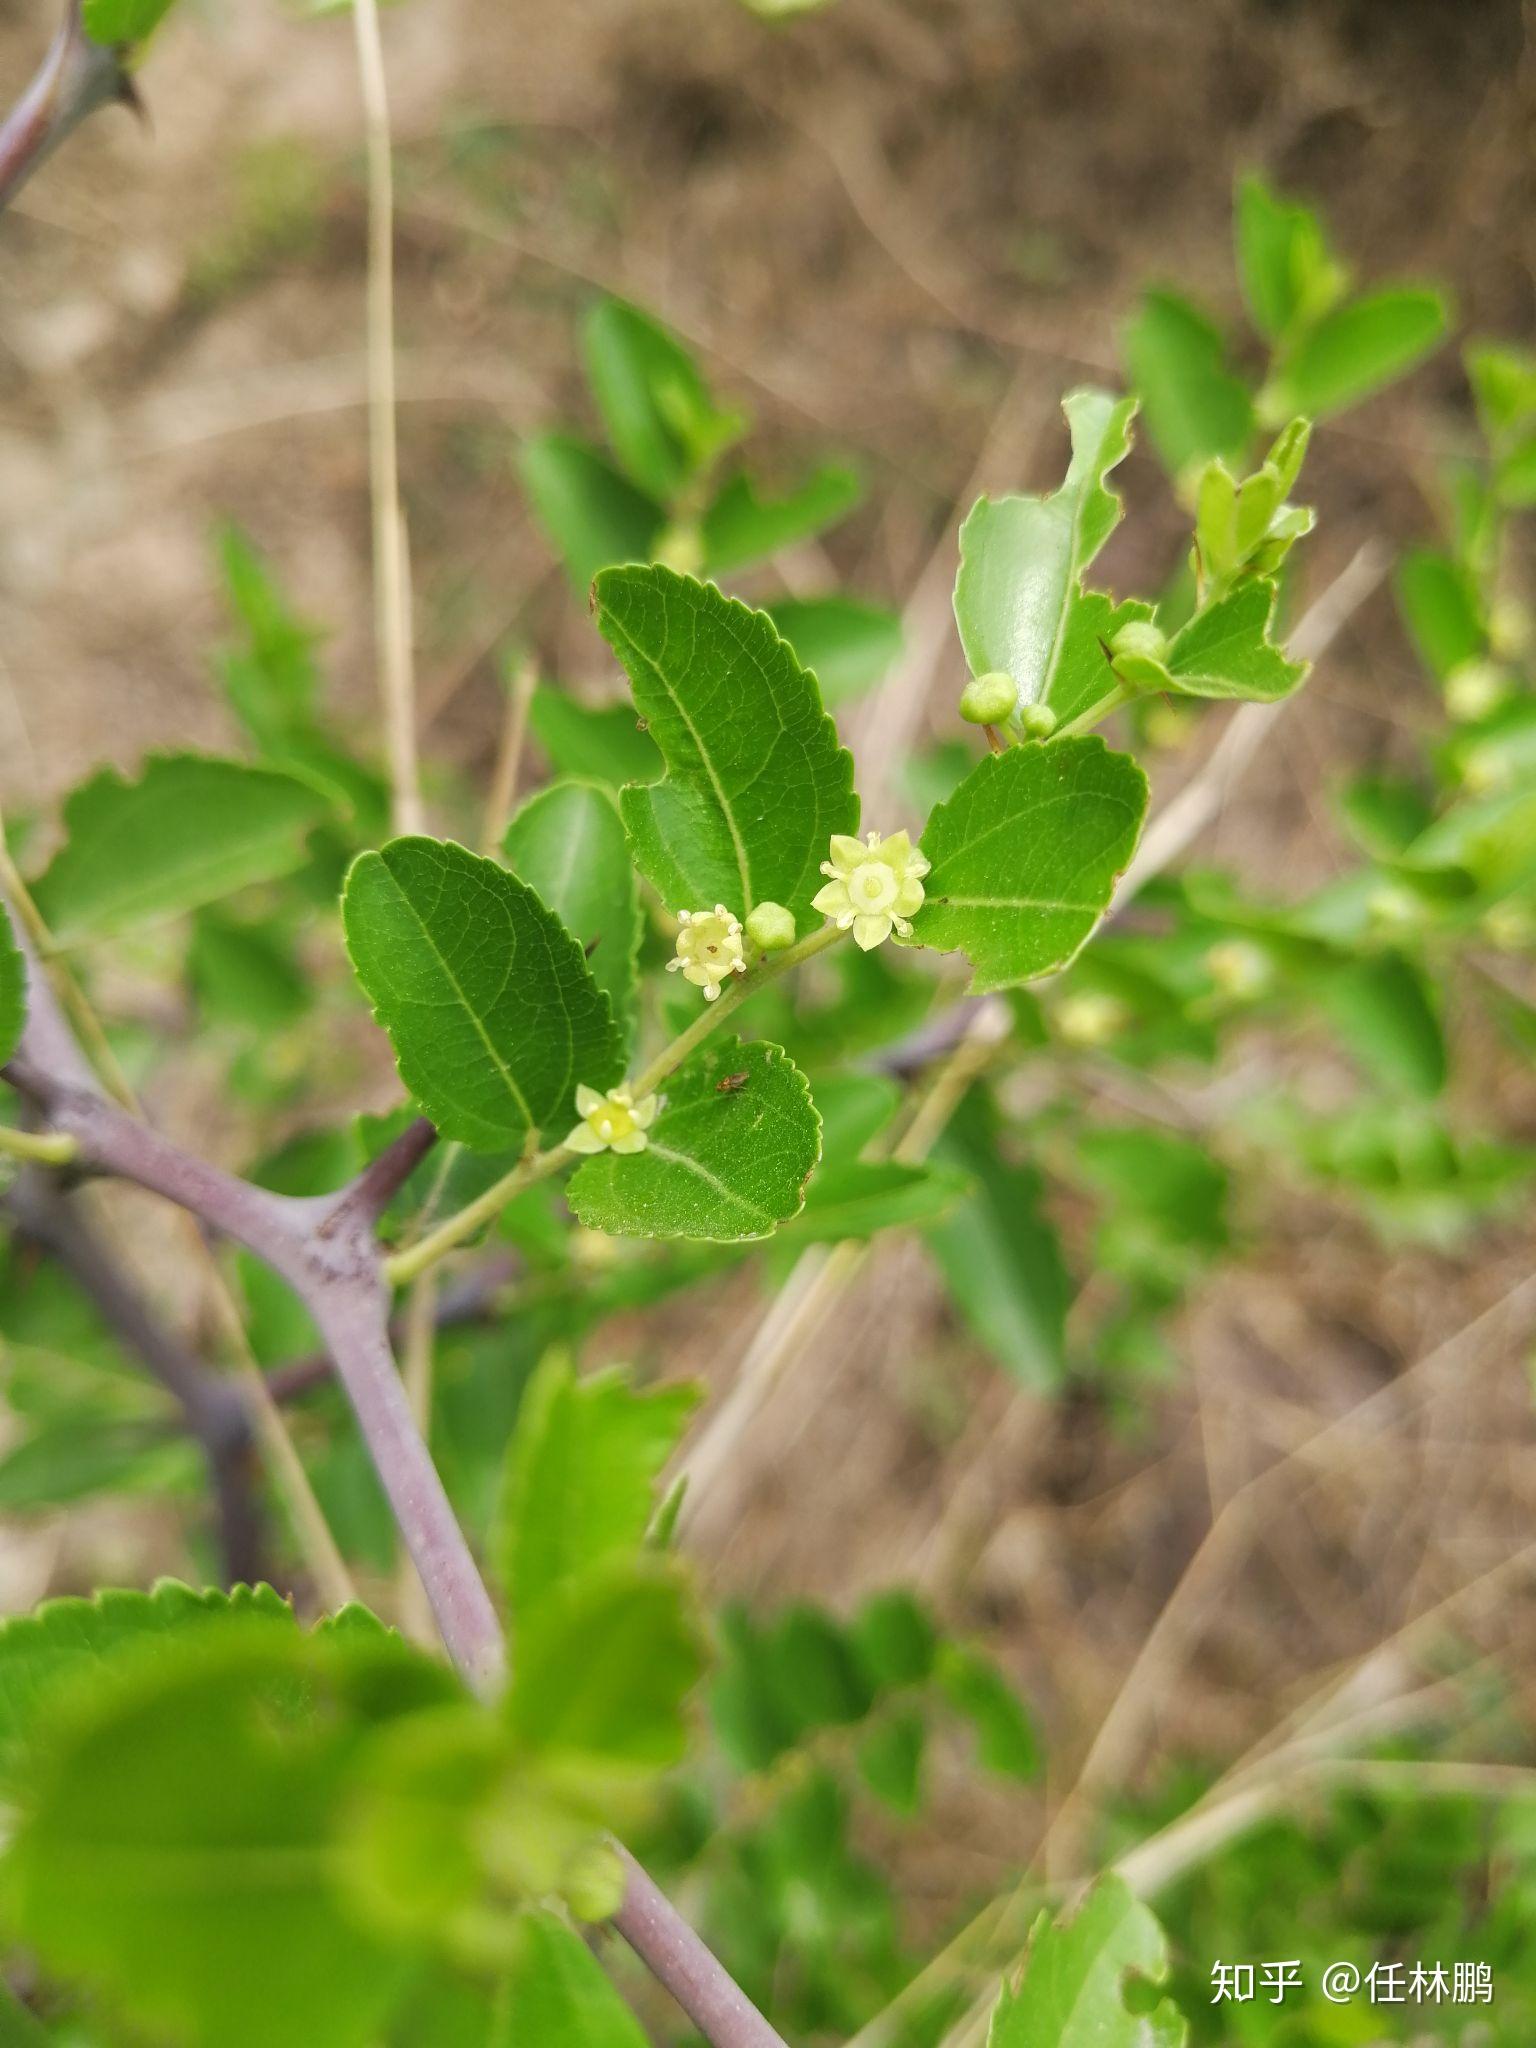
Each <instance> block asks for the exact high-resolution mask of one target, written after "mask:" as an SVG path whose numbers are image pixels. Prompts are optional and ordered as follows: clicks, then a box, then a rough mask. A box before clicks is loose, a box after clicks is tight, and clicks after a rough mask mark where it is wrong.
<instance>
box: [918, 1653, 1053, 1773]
mask: <svg viewBox="0 0 1536 2048" xmlns="http://www.w3.org/2000/svg"><path fill="white" fill-rule="evenodd" d="M937 1676H938V1681H939V1690H940V1691H941V1692H942V1693H943V1695H944V1697H945V1699H946V1700H947V1701H948V1702H949V1704H950V1706H951V1707H952V1708H953V1709H954V1711H955V1712H956V1713H957V1714H959V1715H960V1716H961V1718H962V1719H963V1720H965V1721H968V1722H969V1723H970V1725H971V1728H972V1729H973V1731H974V1732H975V1736H976V1751H977V1755H978V1756H979V1757H980V1759H981V1762H982V1765H983V1767H984V1768H985V1769H987V1770H989V1771H995V1772H996V1773H997V1774H998V1776H999V1777H1003V1778H1019V1779H1025V1780H1028V1779H1030V1778H1033V1777H1034V1776H1035V1775H1036V1774H1037V1773H1038V1771H1039V1769H1040V1745H1039V1743H1038V1742H1037V1741H1036V1739H1035V1730H1034V1725H1033V1723H1032V1722H1031V1720H1030V1718H1029V1715H1028V1714H1027V1713H1026V1712H1025V1710H1024V1706H1023V1702H1022V1701H1021V1700H1020V1699H1019V1697H1018V1694H1017V1693H1016V1692H1015V1691H1014V1689H1013V1687H1012V1686H1011V1685H1010V1684H1009V1683H1008V1681H1007V1679H1006V1678H1004V1676H1003V1674H1002V1672H1001V1671H999V1670H998V1668H997V1666H996V1665H995V1664H994V1663H993V1661H992V1659H991V1658H990V1657H988V1656H986V1655H984V1654H983V1652H982V1651H980V1650H976V1649H972V1648H971V1647H970V1646H969V1645H968V1644H965V1643H944V1644H942V1645H941V1646H940V1649H939V1659H938V1671H937Z"/></svg>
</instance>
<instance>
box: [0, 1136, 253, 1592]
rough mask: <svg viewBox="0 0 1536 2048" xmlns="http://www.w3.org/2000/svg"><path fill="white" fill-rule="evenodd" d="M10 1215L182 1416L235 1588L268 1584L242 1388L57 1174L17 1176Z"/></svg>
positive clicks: (8, 1201) (29, 1170)
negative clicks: (211, 1362)
mask: <svg viewBox="0 0 1536 2048" xmlns="http://www.w3.org/2000/svg"><path fill="white" fill-rule="evenodd" d="M5 1207H6V1210H7V1212H8V1213H9V1214H10V1216H11V1217H12V1218H13V1219H14V1221H15V1224H16V1228H17V1230H18V1232H19V1233H20V1235H21V1236H22V1238H23V1239H24V1240H26V1241H27V1242H29V1243H31V1244H34V1245H36V1246H37V1247H38V1248H39V1249H40V1250H41V1251H44V1252H46V1253H47V1254H48V1256H49V1257H50V1258H52V1259H54V1260H56V1261H57V1263H58V1264H59V1265H60V1266H62V1267H63V1268H64V1269H65V1271H66V1272H68V1273H69V1274H70V1275H71V1277H72V1278H73V1279H74V1281H75V1283H76V1285H77V1286H79V1287H80V1288H81V1289H82V1291H83V1292H84V1293H85V1294H86V1295H88V1296H89V1298H90V1299H91V1301H92V1302H94V1303H95V1305H96V1308H97V1309H98V1311H99V1312H100V1314H101V1317H102V1320H103V1321H104V1322H105V1323H106V1325H107V1327H108V1329H110V1330H111V1331H112V1333H113V1335H114V1336H115V1337H116V1338H117V1339H118V1341H119V1342H120V1343H121V1344H122V1345H124V1346H125V1348H126V1349H127V1350H129V1351H131V1352H132V1353H134V1355H135V1356H137V1357H138V1358H139V1359H140V1360H141V1361H142V1363H143V1364H144V1365H145V1366H146V1367H147V1368H148V1370H149V1372H150V1374H151V1376H152V1377H153V1378H154V1379H156V1380H158V1381H159V1383H160V1384H161V1386H163V1387H164V1388H165V1390H166V1392H167V1393H168V1394H169V1395H170V1396H171V1398H172V1399H173V1400H174V1401H175V1402H176V1404H177V1406H178V1407H179V1408H180V1410H181V1416H182V1421H183V1423H184V1425H185V1427H186V1430H187V1434H188V1435H189V1436H191V1437H192V1438H193V1439H194V1441H195V1442H196V1443H197V1446H198V1448H199V1449H200V1450H201V1452H202V1454H203V1459H204V1462H205V1463H206V1465H207V1467H208V1479H209V1484H210V1486H211V1487H212V1489H213V1498H214V1506H215V1509H216V1512H217V1515H218V1527H219V1547H220V1549H221V1551H222V1553H223V1557H224V1570H225V1575H226V1577H227V1578H228V1580H229V1582H230V1584H232V1585H239V1584H242V1583H243V1584H246V1585H254V1584H255V1583H256V1582H257V1581H258V1580H259V1579H263V1578H266V1577H268V1576H270V1574H269V1572H268V1570H267V1567H266V1543H265V1531H264V1529H263V1526H262V1513H261V1500H260V1494H259V1490H258V1486H257V1469H256V1449H255V1442H254V1438H253V1433H252V1430H251V1425H250V1417H249V1416H248V1414H247V1413H246V1407H245V1402H244V1400H243V1399H242V1398H241V1394H240V1390H239V1388H238V1387H237V1386H236V1385H235V1384H234V1382H233V1381H232V1380H230V1379H227V1378H226V1377H225V1376H224V1375H223V1374H221V1373H216V1372H210V1371H209V1370H208V1368H207V1367H206V1366H205V1365H204V1363H203V1361H202V1360H201V1359H200V1358H199V1357H198V1356H197V1354H196V1353H195V1352H194V1351H193V1350H192V1348H191V1347H190V1345H188V1344H187V1343H186V1342H185V1341H184V1339H183V1338H182V1337H181V1336H180V1335H178V1333H177V1332H176V1331H175V1330H174V1329H172V1328H171V1327H170V1325H169V1324H168V1323H164V1322H162V1321H161V1319H160V1317H159V1316H158V1315H157V1314H156V1313H155V1311H154V1309H153V1308H152V1307H151V1306H150V1305H149V1303H148V1302H147V1301H146V1300H145V1298H144V1296H143V1295H142V1293H141V1292H140V1291H139V1289H138V1288H137V1287H136V1286H135V1285H134V1282H133V1280H132V1279H131V1277H130V1276H129V1275H128V1274H127V1273H125V1272H124V1271H123V1269H122V1267H121V1266H120V1265H119V1264H118V1261H117V1259H116V1258H115V1257H114V1256H113V1254H112V1251H111V1249H110V1247H109V1246H108V1245H107V1244H106V1243H105V1242H104V1241H103V1240H102V1238H101V1237H100V1235H99V1234H98V1233H97V1232H96V1231H95V1230H94V1229H93V1228H92V1226H91V1224H90V1222H89V1221H88V1220H87V1218H86V1217H85V1216H83V1215H82V1214H81V1213H80V1210H79V1208H78V1206H77V1205H76V1204H74V1203H72V1202H70V1201H69V1200H68V1199H67V1197H66V1196H65V1195H64V1194H63V1192H62V1191H61V1190H60V1188H59V1186H58V1183H57V1181H56V1180H55V1179H54V1177H53V1176H52V1175H50V1174H46V1173H43V1172H40V1171H39V1170H38V1169H37V1168H36V1167H28V1168H27V1169H26V1170H25V1171H24V1172H23V1173H21V1174H20V1175H18V1177H17V1180H16V1183H15V1186H14V1187H13V1188H12V1189H11V1191H10V1194H9V1195H8V1196H7V1198H6V1203H5Z"/></svg>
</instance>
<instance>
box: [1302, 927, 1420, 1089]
mask: <svg viewBox="0 0 1536 2048" xmlns="http://www.w3.org/2000/svg"><path fill="white" fill-rule="evenodd" d="M1319 995H1320V998H1321V1001H1322V1004H1323V1008H1324V1010H1325V1011H1326V1013H1327V1015H1328V1016H1329V1017H1330V1018H1331V1019H1332V1021H1333V1024H1334V1027H1335V1029H1336V1030H1337V1031H1338V1033H1339V1036H1340V1037H1341V1038H1342V1039H1343V1040H1344V1042H1345V1044H1346V1045H1347V1046H1348V1048H1349V1050H1350V1051H1351V1052H1352V1053H1353V1054H1354V1056H1355V1059H1356V1060H1357V1062H1358V1063H1359V1065H1360V1068H1361V1071H1362V1072H1363V1073H1365V1074H1366V1075H1368V1076H1369V1077H1370V1078H1371V1079H1372V1080H1377V1081H1381V1082H1385V1083H1387V1084H1388V1085H1390V1086H1395V1087H1398V1088H1403V1089H1406V1090H1407V1091H1408V1093H1409V1094H1411V1095H1424V1096H1428V1095H1438V1094H1439V1092H1440V1090H1441V1089H1442V1088H1443V1087H1444V1086H1445V1080H1446V1071H1447V1061H1446V1048H1445V1034H1444V1032H1443V1031H1442V1029H1441V1026H1440V1019H1439V1016H1438V1014H1437V1011H1436V1006H1435V1002H1434V998H1433V996H1432V994H1431V991H1430V988H1429V985H1428V983H1427V982H1426V980H1425V978H1424V976H1423V974H1422V973H1421V972H1420V971H1419V969H1418V968H1417V967H1416V966H1414V964H1413V963H1412V961H1410V960H1408V959H1406V958H1405V957H1404V956H1403V955H1402V954H1401V953H1381V954H1378V955H1377V956H1376V957H1375V958H1374V959H1364V960H1352V961H1350V962H1349V963H1348V965H1347V966H1345V967H1343V968H1341V969H1339V970H1337V971H1336V972H1334V973H1332V974H1328V975H1326V976H1325V977H1324V979H1323V981H1322V984H1321V987H1320V990H1319Z"/></svg>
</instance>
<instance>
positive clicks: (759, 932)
mask: <svg viewBox="0 0 1536 2048" xmlns="http://www.w3.org/2000/svg"><path fill="white" fill-rule="evenodd" d="M747 937H748V938H749V939H750V940H751V941H752V943H753V945H754V946H756V947H757V949H758V950H759V952H762V953H782V952H783V950H784V948H785V947H786V946H792V945H793V944H794V943H795V919H794V913H793V912H792V911H789V910H786V909H785V908H784V905H783V904H782V903H759V904H758V906H757V908H756V909H755V910H754V911H753V912H752V914H751V916H750V917H749V918H748V919H747Z"/></svg>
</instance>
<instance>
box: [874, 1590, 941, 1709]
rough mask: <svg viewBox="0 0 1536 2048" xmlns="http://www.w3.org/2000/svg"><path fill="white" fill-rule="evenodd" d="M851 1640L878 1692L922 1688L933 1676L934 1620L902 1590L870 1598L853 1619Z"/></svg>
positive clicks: (876, 1594) (878, 1594)
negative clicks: (890, 1688)
mask: <svg viewBox="0 0 1536 2048" xmlns="http://www.w3.org/2000/svg"><path fill="white" fill-rule="evenodd" d="M853 1639H854V1642H855V1644H856V1646H857V1648H858V1652H859V1659H860V1661H861V1663H862V1664H863V1666H864V1669H865V1670H866V1671H867V1672H868V1674H869V1677H870V1679H871V1681H872V1683H873V1684H874V1685H875V1686H876V1687H877V1688H879V1689H884V1688H886V1687H888V1686H900V1685H921V1684H922V1683H923V1681H924V1679H927V1678H931V1677H932V1676H933V1671H934V1665H935V1661H936V1659H937V1656H938V1649H939V1639H938V1635H937V1632H936V1631H935V1629H934V1625H933V1617H932V1616H931V1615H930V1614H929V1612H928V1610H927V1608H926V1607H924V1606H923V1605H922V1604H921V1603H920V1602H919V1601H918V1599H917V1598H916V1596H915V1595H914V1594H912V1593H910V1592H909V1591H908V1590H907V1588H906V1587H905V1586H888V1587H886V1589H885V1590H884V1591H883V1592H879V1593H871V1594H870V1596H869V1598H868V1599H867V1600H865V1601H864V1602H863V1604H862V1605H861V1606H860V1608H859V1611H858V1613H857V1614H856V1615H855V1616H854V1618H853Z"/></svg>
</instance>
